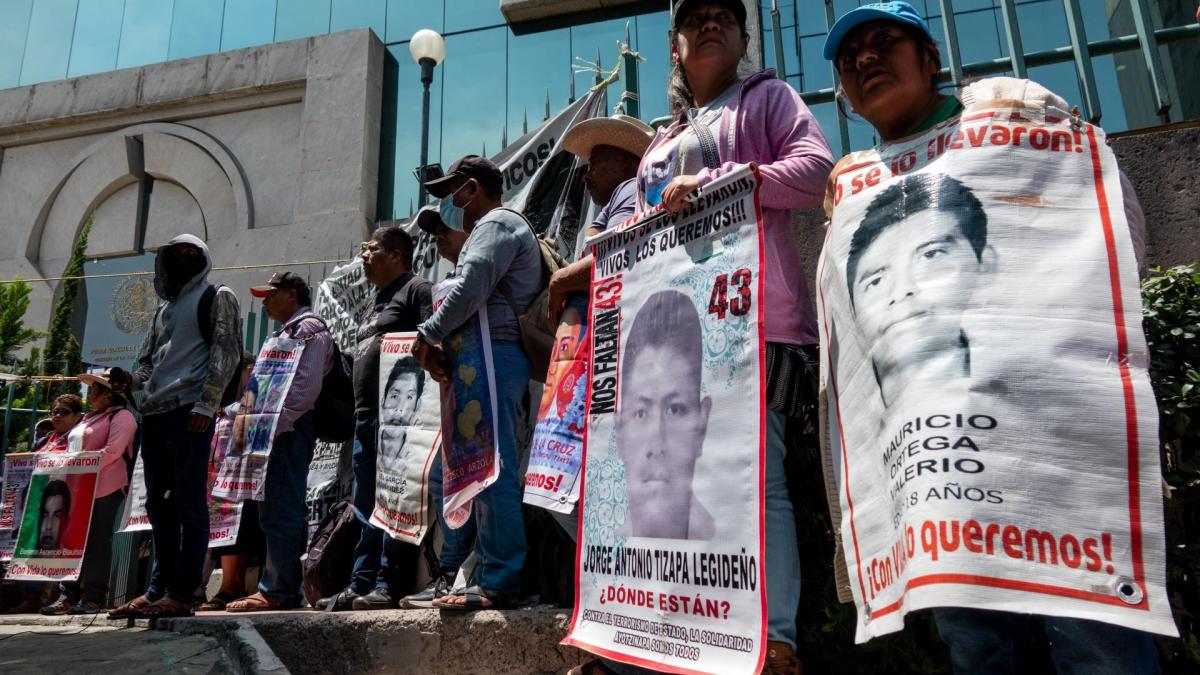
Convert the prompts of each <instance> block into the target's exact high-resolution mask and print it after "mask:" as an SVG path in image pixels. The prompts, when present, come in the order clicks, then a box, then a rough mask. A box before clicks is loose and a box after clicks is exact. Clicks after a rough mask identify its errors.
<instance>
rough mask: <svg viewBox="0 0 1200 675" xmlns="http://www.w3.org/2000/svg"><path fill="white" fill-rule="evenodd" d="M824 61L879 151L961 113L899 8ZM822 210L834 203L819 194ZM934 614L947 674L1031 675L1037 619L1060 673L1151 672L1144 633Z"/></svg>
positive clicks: (914, 24)
mask: <svg viewBox="0 0 1200 675" xmlns="http://www.w3.org/2000/svg"><path fill="white" fill-rule="evenodd" d="M824 55H825V58H826V59H829V60H830V61H832V62H833V63H834V66H835V67H836V68H837V71H838V75H839V76H840V79H841V88H840V90H839V92H838V102H839V105H841V106H843V107H844V104H846V103H848V104H849V106H850V108H851V110H853V112H855V113H857V114H858V115H860V116H861V117H862V118H863V119H865V120H866V121H867V122H869V123H870V124H871V125H872V126H873V127H874V128H875V131H876V132H877V133H878V136H879V140H880V142H881V143H882V144H884V145H886V144H888V143H892V142H895V141H898V140H901V139H906V138H909V137H912V136H914V135H916V134H920V133H922V132H924V131H926V130H928V129H930V128H932V127H934V126H936V125H938V124H940V123H942V122H945V121H947V120H950V119H953V118H955V117H957V116H958V115H960V114H961V113H962V112H963V110H964V108H963V105H962V103H960V101H959V100H958V99H957V98H955V97H954V96H948V95H946V94H943V93H941V92H940V91H939V90H938V78H939V73H940V71H941V66H942V64H941V55H940V53H939V52H938V48H937V45H936V44H935V43H934V40H933V37H932V36H931V34H930V31H929V26H928V24H927V23H926V22H925V19H924V18H922V17H921V15H920V14H919V13H918V12H917V11H916V10H915V9H913V7H912V6H911V5H909V4H908V3H907V2H882V3H875V4H870V5H864V6H862V7H859V8H857V9H854V10H852V11H850V12H847V13H846V14H845V15H843V16H842V17H841V18H840V19H838V21H837V23H835V24H834V26H833V28H832V29H830V31H829V37H828V39H827V40H826V42H825V49H824ZM962 95H963V96H964V98H966V99H967V100H980V101H982V100H991V99H999V98H1015V99H1022V100H1027V101H1028V100H1030V99H1031V98H1034V99H1036V98H1037V97H1039V96H1040V97H1041V100H1042V101H1044V102H1045V104H1046V107H1047V109H1049V108H1059V109H1065V108H1066V103H1065V101H1063V100H1062V99H1061V98H1059V97H1057V96H1055V95H1054V94H1052V93H1050V92H1048V91H1046V90H1045V89H1043V88H1042V87H1040V86H1039V85H1037V84H1035V83H1032V82H1029V81H1027V80H1017V79H1013V78H994V79H990V80H982V81H979V82H976V83H973V84H970V85H967V86H966V87H965V88H964V91H963V94H962ZM843 112H845V110H844V109H843ZM835 174H836V169H835ZM1121 179H1122V187H1123V192H1124V196H1125V200H1124V201H1125V208H1126V217H1127V219H1128V221H1129V224H1130V230H1131V234H1132V238H1133V241H1134V248H1135V252H1136V254H1137V258H1138V261H1139V266H1140V262H1141V248H1142V246H1141V245H1142V242H1143V240H1144V219H1143V216H1142V212H1141V208H1140V207H1139V206H1138V204H1137V200H1136V196H1135V195H1134V193H1133V190H1132V188H1131V187H1129V184H1128V181H1127V179H1125V177H1124V175H1122V176H1121ZM826 204H827V208H829V205H831V204H833V201H832V200H831V199H830V198H829V196H828V195H827V198H826ZM933 614H934V619H935V621H936V623H937V627H938V632H939V634H940V635H941V637H942V640H943V641H944V642H945V643H946V644H947V645H948V646H949V648H950V654H951V660H952V662H953V666H954V671H955V672H956V673H1017V672H1021V671H1023V670H1028V669H1029V667H1031V666H1032V667H1033V668H1035V669H1037V667H1038V664H1033V663H1030V661H1031V660H1032V659H1031V654H1033V653H1034V651H1035V650H1034V649H1033V638H1034V635H1035V633H1034V631H1036V630H1041V628H1039V626H1038V623H1039V621H1040V624H1041V626H1042V627H1044V630H1045V633H1046V635H1047V636H1048V637H1049V640H1050V643H1051V656H1052V660H1053V662H1054V664H1055V667H1056V669H1057V670H1058V672H1060V673H1114V674H1115V673H1157V672H1159V664H1158V655H1157V651H1156V649H1155V646H1154V641H1153V639H1152V638H1151V637H1150V635H1149V634H1148V633H1144V632H1141V631H1136V630H1133V629H1130V628H1125V627H1123V626H1116V625H1112V624H1108V623H1101V622H1098V621H1089V620H1084V619H1074V618H1067V617H1057V616H1039V617H1036V618H1035V616H1033V615H1028V614H1020V613H1016V612H1005V611H995V610H984V609H974V608H965V607H940V608H936V609H934V610H933Z"/></svg>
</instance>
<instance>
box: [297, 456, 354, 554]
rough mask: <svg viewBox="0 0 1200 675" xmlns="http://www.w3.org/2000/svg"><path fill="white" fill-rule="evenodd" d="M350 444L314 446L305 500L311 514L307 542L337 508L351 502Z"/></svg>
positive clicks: (309, 514)
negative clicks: (327, 516)
mask: <svg viewBox="0 0 1200 675" xmlns="http://www.w3.org/2000/svg"><path fill="white" fill-rule="evenodd" d="M350 452H351V444H350V442H349V441H347V442H345V443H329V442H326V441H317V443H316V445H315V446H313V458H312V462H310V463H309V465H308V481H307V483H306V492H305V496H304V504H305V508H306V509H307V510H308V538H309V539H310V540H311V539H312V536H313V533H315V532H316V531H317V527H318V526H319V525H320V524H321V520H323V519H324V518H325V515H326V514H328V513H329V509H330V508H332V507H333V505H334V504H336V503H338V502H339V501H342V500H343V499H349V498H350V494H351V477H352V474H351V471H350Z"/></svg>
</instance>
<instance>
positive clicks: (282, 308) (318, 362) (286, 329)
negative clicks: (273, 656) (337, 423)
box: [225, 272, 333, 612]
mask: <svg viewBox="0 0 1200 675" xmlns="http://www.w3.org/2000/svg"><path fill="white" fill-rule="evenodd" d="M250 294H251V295H253V296H254V297H256V298H262V303H263V311H264V312H266V314H267V316H269V317H271V319H272V320H273V321H277V322H279V323H281V324H283V327H282V328H280V329H279V330H277V331H275V333H274V337H281V336H282V337H287V338H291V339H294V340H301V341H303V342H304V351H303V352H301V354H300V363H299V364H297V366H296V374H295V375H294V376H293V377H292V384H291V386H290V387H288V390H287V395H286V397H285V398H284V399H283V407H282V408H281V409H280V412H279V421H278V422H277V423H276V426H275V438H274V439H273V440H272V442H271V459H270V461H269V462H267V478H266V486H265V493H264V495H263V497H264V499H263V501H262V502H261V503H259V506H258V522H259V525H261V526H262V531H263V535H264V536H265V538H266V541H267V563H266V566H265V567H264V569H263V575H262V578H261V579H259V582H258V592H257V593H255V594H254V595H251V596H248V597H245V598H242V599H241V600H235V601H233V602H231V603H229V604H228V605H226V607H225V609H226V610H227V611H230V612H255V611H262V610H278V609H295V608H297V607H299V606H300V600H301V598H302V595H301V592H300V584H301V581H302V578H301V570H300V556H301V555H303V554H304V549H305V546H306V544H307V539H308V519H307V508H306V506H305V503H304V496H305V491H306V485H307V482H308V465H309V463H310V462H312V454H313V446H314V445H315V444H316V442H317V435H316V429H315V426H314V423H313V415H312V409H313V407H314V406H315V405H316V404H317V396H318V395H319V394H320V393H321V382H322V380H323V379H324V378H325V375H326V374H327V373H328V372H329V371H330V369H331V368H332V367H333V349H332V345H333V338H332V336H330V334H329V329H328V328H327V327H326V326H325V322H323V321H321V319H320V318H319V317H318V316H317V315H316V314H315V313H314V312H313V310H312V293H311V291H309V288H308V284H307V283H305V281H304V279H301V278H300V277H299V276H297V275H296V274H293V273H291V272H276V273H275V274H273V275H271V279H270V280H269V281H267V283H266V284H264V285H262V286H255V287H253V288H251V289H250Z"/></svg>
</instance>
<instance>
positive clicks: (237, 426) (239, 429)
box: [212, 337, 304, 501]
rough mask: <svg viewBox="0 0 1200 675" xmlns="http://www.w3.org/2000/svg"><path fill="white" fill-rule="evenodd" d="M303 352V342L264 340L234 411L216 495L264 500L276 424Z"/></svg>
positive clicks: (215, 486) (219, 472)
mask: <svg viewBox="0 0 1200 675" xmlns="http://www.w3.org/2000/svg"><path fill="white" fill-rule="evenodd" d="M303 352H304V341H303V340H292V339H290V338H280V337H273V338H267V341H266V342H264V343H263V346H262V349H261V350H259V352H258V359H257V360H256V361H255V362H254V370H253V371H251V373H250V379H249V380H248V381H247V382H246V388H245V389H244V390H242V397H241V399H240V400H239V401H238V406H237V412H236V413H234V415H233V429H232V430H231V431H230V434H229V442H228V444H229V447H228V449H227V450H226V451H225V459H224V461H222V462H221V467H220V469H219V470H218V471H217V480H216V483H214V484H213V489H212V494H213V496H214V497H220V498H222V499H227V500H231V501H242V500H245V499H255V500H259V501H262V498H263V489H264V487H265V484H266V477H267V461H268V460H269V459H270V456H271V444H272V442H273V441H274V440H275V427H276V426H278V424H279V413H280V411H282V410H283V401H284V399H286V398H287V392H288V388H289V387H291V386H292V378H293V377H294V376H295V375H296V368H297V366H298V365H299V364H300V355H301V354H302V353H303Z"/></svg>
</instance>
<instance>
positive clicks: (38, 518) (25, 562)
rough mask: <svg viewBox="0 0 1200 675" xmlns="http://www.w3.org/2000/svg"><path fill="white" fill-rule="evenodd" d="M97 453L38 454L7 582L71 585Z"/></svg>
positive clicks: (92, 495) (79, 555)
mask: <svg viewBox="0 0 1200 675" xmlns="http://www.w3.org/2000/svg"><path fill="white" fill-rule="evenodd" d="M101 454H102V453H99V452H73V453H65V452H64V453H59V452H55V453H39V454H38V458H37V463H36V464H35V465H34V467H33V474H32V476H30V479H29V492H28V496H27V497H26V499H25V508H24V510H23V511H22V513H21V531H20V534H19V535H18V536H17V545H16V549H15V550H14V551H13V556H12V562H10V563H9V565H8V574H7V575H6V577H7V578H9V579H26V580H33V581H70V580H73V579H77V578H78V577H79V568H80V566H81V565H82V564H83V551H84V549H85V547H86V546H87V538H88V529H89V527H90V525H91V522H92V502H93V500H94V499H95V496H96V478H97V476H98V475H99V472H100V456H101Z"/></svg>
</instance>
